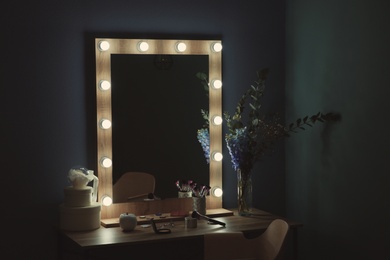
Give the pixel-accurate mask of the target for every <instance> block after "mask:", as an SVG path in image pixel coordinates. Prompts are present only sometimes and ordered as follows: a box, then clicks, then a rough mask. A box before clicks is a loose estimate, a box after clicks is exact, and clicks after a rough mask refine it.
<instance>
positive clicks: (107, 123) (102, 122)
mask: <svg viewBox="0 0 390 260" xmlns="http://www.w3.org/2000/svg"><path fill="white" fill-rule="evenodd" d="M100 127H101V128H102V129H110V128H111V121H110V120H108V119H102V120H100Z"/></svg>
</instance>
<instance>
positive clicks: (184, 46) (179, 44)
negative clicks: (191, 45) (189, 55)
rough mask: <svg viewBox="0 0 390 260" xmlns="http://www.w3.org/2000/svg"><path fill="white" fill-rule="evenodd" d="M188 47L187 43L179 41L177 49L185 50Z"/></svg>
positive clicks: (179, 50)
mask: <svg viewBox="0 0 390 260" xmlns="http://www.w3.org/2000/svg"><path fill="white" fill-rule="evenodd" d="M186 49H187V45H186V44H185V43H184V42H179V43H177V44H176V51H178V52H184V51H185V50H186Z"/></svg>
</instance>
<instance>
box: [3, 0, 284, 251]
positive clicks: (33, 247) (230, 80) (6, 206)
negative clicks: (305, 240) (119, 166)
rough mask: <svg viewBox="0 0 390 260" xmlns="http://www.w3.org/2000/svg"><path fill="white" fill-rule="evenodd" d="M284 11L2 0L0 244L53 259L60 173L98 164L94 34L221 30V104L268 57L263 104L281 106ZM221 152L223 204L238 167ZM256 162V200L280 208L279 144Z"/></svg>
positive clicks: (275, 6)
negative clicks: (264, 159)
mask: <svg viewBox="0 0 390 260" xmlns="http://www.w3.org/2000/svg"><path fill="white" fill-rule="evenodd" d="M284 11H285V8H284V1H271V0H263V1H245V3H244V2H242V3H241V2H240V3H238V2H234V1H231V2H230V1H208V0H207V1H206V0H200V1H192V2H186V3H183V1H177V0H174V1H172V0H167V1H124V0H123V1H119V0H113V1H99V0H98V1H96V0H94V1H88V0H86V1H75V0H71V1H49V0H47V1H17V2H11V1H8V2H7V3H6V4H3V5H2V15H1V18H0V19H1V24H2V40H1V41H0V47H1V48H0V49H1V51H2V56H1V61H0V64H1V79H2V83H1V97H2V101H1V102H0V106H1V109H0V111H1V118H2V135H1V145H2V149H1V158H2V166H3V169H2V174H3V177H4V179H3V181H2V194H3V196H4V198H3V200H2V201H3V205H2V207H3V210H2V214H1V219H2V220H3V227H5V232H2V234H3V238H5V240H6V242H7V243H6V244H3V245H2V248H5V249H6V250H5V252H4V251H3V252H2V253H4V254H5V253H9V254H10V255H11V256H12V257H11V258H13V259H23V257H21V256H28V255H30V256H31V255H37V256H38V255H39V256H40V258H41V259H54V258H55V253H56V237H55V232H54V229H53V227H54V226H55V225H56V224H58V205H59V204H60V203H61V202H62V201H63V188H64V187H65V186H67V185H68V182H67V178H66V175H67V172H68V170H69V169H70V168H71V167H72V166H74V165H83V166H85V167H87V168H89V169H95V168H96V167H95V165H96V159H95V156H96V143H95V138H96V134H95V120H96V119H95V83H94V47H93V46H94V41H93V38H94V37H105V36H116V35H123V36H126V37H134V38H149V37H150V38H152V37H159V38H165V37H166V38H182V37H183V38H205V39H207V38H221V39H222V41H223V44H224V54H223V80H224V94H223V100H224V101H223V102H224V103H223V106H224V110H228V111H231V112H232V111H233V110H234V106H235V104H236V102H237V101H238V98H239V96H240V95H241V94H242V93H243V91H244V90H245V89H246V88H247V87H248V86H249V85H250V84H251V83H252V81H253V80H255V79H256V74H255V72H256V70H257V69H259V68H262V67H266V66H267V67H270V68H271V76H270V79H269V84H268V86H269V89H268V92H267V99H266V100H265V104H264V109H266V110H268V109H270V110H271V109H272V110H275V109H276V110H280V111H283V110H284V108H283V96H284V94H283V93H284V88H283V87H284V64H285V60H284V46H285V42H284V37H285V31H284V29H285V25H284V22H285V13H284ZM194 133H195V130H194ZM225 158H227V159H226V160H225V162H224V188H225V193H224V205H225V207H236V176H235V173H234V171H233V170H232V168H231V164H230V162H229V159H228V155H227V152H226V151H225ZM257 171H258V172H255V175H256V176H255V178H254V179H255V180H254V181H255V187H256V188H255V191H254V195H255V202H254V205H255V206H257V207H260V208H263V209H266V210H269V211H272V212H276V213H281V214H282V213H284V211H285V208H284V179H283V178H284V177H283V176H284V161H283V152H282V151H280V152H279V153H277V154H276V156H274V157H273V158H272V161H271V160H270V161H267V162H265V163H264V165H262V166H259V169H257ZM269 192H270V193H269ZM4 234H5V235H4ZM2 241H3V240H2ZM24 258H26V257H24Z"/></svg>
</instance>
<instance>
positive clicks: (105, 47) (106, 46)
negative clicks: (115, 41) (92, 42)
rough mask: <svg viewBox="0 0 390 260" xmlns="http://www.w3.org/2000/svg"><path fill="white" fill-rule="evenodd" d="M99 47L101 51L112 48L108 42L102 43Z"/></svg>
mask: <svg viewBox="0 0 390 260" xmlns="http://www.w3.org/2000/svg"><path fill="white" fill-rule="evenodd" d="M98 46H99V50H101V51H106V50H108V49H109V48H110V43H109V42H108V41H100V42H99V45H98Z"/></svg>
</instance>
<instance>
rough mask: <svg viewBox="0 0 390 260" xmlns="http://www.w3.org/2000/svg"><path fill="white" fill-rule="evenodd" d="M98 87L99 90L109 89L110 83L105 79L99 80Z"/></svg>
mask: <svg viewBox="0 0 390 260" xmlns="http://www.w3.org/2000/svg"><path fill="white" fill-rule="evenodd" d="M99 88H100V89H101V90H109V89H110V88H111V83H110V82H109V81H107V80H102V81H100V84H99Z"/></svg>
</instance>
